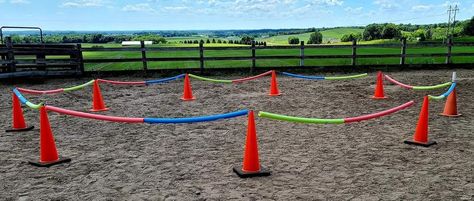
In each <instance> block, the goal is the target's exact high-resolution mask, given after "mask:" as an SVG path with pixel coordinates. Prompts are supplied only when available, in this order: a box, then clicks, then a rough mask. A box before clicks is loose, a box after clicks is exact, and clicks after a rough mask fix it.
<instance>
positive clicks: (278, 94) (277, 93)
mask: <svg viewBox="0 0 474 201" xmlns="http://www.w3.org/2000/svg"><path fill="white" fill-rule="evenodd" d="M268 95H269V96H279V95H281V93H277V94H268Z"/></svg>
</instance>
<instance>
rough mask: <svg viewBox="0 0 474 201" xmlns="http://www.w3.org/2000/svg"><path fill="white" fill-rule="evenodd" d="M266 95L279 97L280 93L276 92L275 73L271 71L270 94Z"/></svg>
mask: <svg viewBox="0 0 474 201" xmlns="http://www.w3.org/2000/svg"><path fill="white" fill-rule="evenodd" d="M268 95H270V96H279V95H281V93H280V91H279V90H278V83H277V78H276V72H275V71H274V70H273V71H272V80H271V83H270V93H269V94H268Z"/></svg>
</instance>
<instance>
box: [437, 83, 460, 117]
mask: <svg viewBox="0 0 474 201" xmlns="http://www.w3.org/2000/svg"><path fill="white" fill-rule="evenodd" d="M456 97H457V94H456V89H453V92H451V93H450V94H449V96H448V98H447V99H446V103H445V104H444V110H443V113H441V115H443V116H447V117H459V116H461V114H459V113H458V104H457V100H456V99H457V98H456Z"/></svg>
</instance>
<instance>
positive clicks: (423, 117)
mask: <svg viewBox="0 0 474 201" xmlns="http://www.w3.org/2000/svg"><path fill="white" fill-rule="evenodd" d="M428 115H429V98H428V96H425V97H424V99H423V106H421V111H420V117H419V119H418V124H417V125H416V130H415V134H414V135H413V139H409V140H405V141H404V143H405V144H411V145H418V146H423V147H429V146H431V145H434V144H436V142H435V141H430V140H428Z"/></svg>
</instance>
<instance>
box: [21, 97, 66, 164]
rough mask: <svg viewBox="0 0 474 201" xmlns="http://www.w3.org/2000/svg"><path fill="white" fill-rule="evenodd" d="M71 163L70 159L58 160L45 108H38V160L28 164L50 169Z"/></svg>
mask: <svg viewBox="0 0 474 201" xmlns="http://www.w3.org/2000/svg"><path fill="white" fill-rule="evenodd" d="M67 162H71V159H70V158H59V156H58V151H57V149H56V143H55V142H54V137H53V133H52V132H51V126H50V125H49V119H48V113H47V111H46V108H45V106H42V107H41V108H40V160H39V162H29V163H30V164H31V165H34V166H38V167H50V166H53V165H57V164H60V163H67Z"/></svg>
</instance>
